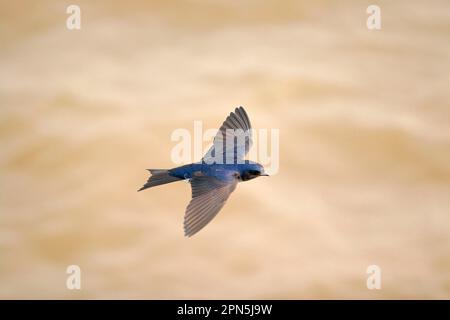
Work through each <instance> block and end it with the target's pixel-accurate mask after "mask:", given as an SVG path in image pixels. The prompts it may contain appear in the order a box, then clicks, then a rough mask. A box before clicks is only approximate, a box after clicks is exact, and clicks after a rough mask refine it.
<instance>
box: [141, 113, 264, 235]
mask: <svg viewBox="0 0 450 320" xmlns="http://www.w3.org/2000/svg"><path fill="white" fill-rule="evenodd" d="M251 145H252V130H251V124H250V120H249V118H248V116H247V113H246V112H245V110H244V108H243V107H239V108H236V110H235V111H234V112H232V113H230V115H229V116H228V117H227V119H226V120H225V121H224V123H223V124H222V126H221V127H220V129H219V131H218V132H217V135H216V136H215V138H214V142H213V145H212V146H211V148H210V149H209V150H208V152H207V153H206V155H205V156H204V157H203V158H202V160H201V161H200V162H197V163H191V164H188V165H184V166H181V167H177V168H174V169H169V170H163V169H148V170H149V171H150V173H151V177H150V178H149V179H148V181H147V183H146V184H144V185H143V186H142V188H141V189H139V190H138V191H141V190H144V189H147V188H151V187H155V186H159V185H162V184H166V183H170V182H175V181H180V180H188V181H189V182H190V183H191V187H192V200H191V202H190V203H189V205H188V206H187V208H186V213H185V216H184V234H185V236H187V237H190V236H192V235H194V234H196V233H197V232H198V231H200V230H201V229H202V228H203V227H204V226H206V225H207V224H208V223H209V222H210V221H211V220H212V219H213V218H214V217H215V216H216V214H217V213H218V212H219V211H220V209H222V207H223V205H224V204H225V202H226V201H227V199H228V197H229V196H230V194H231V193H232V192H233V191H234V189H236V185H237V183H238V182H241V181H247V180H251V179H254V178H257V177H259V176H267V174H265V173H264V168H263V166H262V165H260V164H259V163H256V162H253V161H249V160H244V158H245V155H246V154H247V153H248V150H249V149H250V147H251Z"/></svg>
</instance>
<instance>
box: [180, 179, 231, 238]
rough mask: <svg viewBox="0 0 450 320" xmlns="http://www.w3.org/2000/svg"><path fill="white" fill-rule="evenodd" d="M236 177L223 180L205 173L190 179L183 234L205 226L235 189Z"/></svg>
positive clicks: (192, 233) (191, 233)
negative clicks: (190, 191)
mask: <svg viewBox="0 0 450 320" xmlns="http://www.w3.org/2000/svg"><path fill="white" fill-rule="evenodd" d="M236 185H237V179H232V180H230V181H224V180H220V179H217V178H215V177H210V176H205V175H194V177H193V178H192V179H191V186H192V200H191V202H190V203H189V205H188V206H187V208H186V214H185V215H184V235H185V236H187V237H190V236H192V235H194V234H196V233H197V232H198V231H200V230H201V229H202V228H203V227H204V226H206V225H207V224H208V223H209V222H210V221H211V220H212V219H213V218H214V217H215V216H216V214H217V213H218V212H219V211H220V209H221V208H222V207H223V205H224V204H225V202H226V201H227V199H228V197H229V196H230V194H231V193H232V192H233V191H234V189H236Z"/></svg>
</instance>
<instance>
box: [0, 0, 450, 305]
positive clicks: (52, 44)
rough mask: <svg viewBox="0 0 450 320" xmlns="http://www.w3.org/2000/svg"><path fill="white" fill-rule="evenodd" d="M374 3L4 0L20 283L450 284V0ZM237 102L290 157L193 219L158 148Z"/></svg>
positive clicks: (40, 294)
mask: <svg viewBox="0 0 450 320" xmlns="http://www.w3.org/2000/svg"><path fill="white" fill-rule="evenodd" d="M73 3H76V4H78V5H80V6H81V10H82V29H81V30H80V31H68V30H67V29H66V27H65V19H66V17H67V14H66V13H65V9H66V7H67V6H68V5H69V4H73ZM372 3H373V2H372V1H335V2H333V1H282V2H281V1H194V0H192V1H182V2H173V1H123V2H119V1H78V0H77V1H71V2H67V1H3V0H2V1H1V5H0V146H1V148H0V191H1V192H0V297H1V298H63V299H73V298H288V299H297V298H365V299H366V298H368V299H372V298H450V252H449V248H450V245H449V244H450V216H449V214H450V197H449V196H450V126H449V120H450V108H449V107H450V106H449V98H450V94H449V90H448V88H449V80H450V76H449V75H450V59H449V54H450V42H449V36H450V20H449V12H450V4H449V2H448V1H377V2H376V3H377V4H378V5H380V6H381V9H382V30H380V31H369V30H367V28H366V26H365V24H366V17H367V14H366V12H365V10H366V8H367V6H368V5H369V4H372ZM238 105H243V106H245V107H246V109H247V110H248V112H249V114H250V117H251V120H252V122H253V125H254V126H255V127H256V128H279V129H280V139H281V141H280V142H281V154H280V171H279V173H278V174H277V175H275V176H273V177H270V178H267V179H257V180H254V181H251V182H248V183H245V184H241V185H239V186H238V189H237V191H236V192H235V193H234V194H233V195H232V197H231V198H230V200H229V202H228V203H227V205H226V206H225V208H224V209H223V210H222V211H221V212H220V214H219V215H218V216H217V218H216V219H215V220H214V221H213V222H212V223H211V224H210V225H209V226H208V227H207V228H206V229H204V230H203V231H202V232H200V233H199V234H198V235H197V236H195V237H194V238H191V239H186V238H184V237H183V232H182V220H183V213H184V209H185V206H186V205H187V203H188V201H189V197H190V188H189V186H188V185H187V184H185V183H178V184H172V185H167V186H164V187H160V188H155V189H152V190H148V191H145V192H142V193H137V192H136V190H137V188H139V187H140V186H141V185H142V184H143V182H144V181H145V180H146V178H147V173H146V172H145V171H144V169H145V168H153V167H155V168H160V167H162V168H164V167H171V166H172V163H171V161H170V151H171V148H172V147H173V146H174V143H173V142H171V141H170V134H171V132H172V131H173V130H174V129H176V128H192V126H193V121H194V120H204V121H205V126H206V127H208V128H213V127H218V126H219V125H220V124H221V122H222V121H223V119H224V118H225V116H226V115H227V114H228V113H229V112H230V111H232V110H233V109H234V107H236V106H238ZM70 264H78V265H80V267H81V269H82V290H81V291H69V290H67V289H66V287H65V281H66V276H67V275H66V274H65V269H66V267H67V266H68V265H70ZM370 264H377V265H379V266H380V267H381V268H382V277H383V278H382V290H380V291H369V290H367V289H366V286H365V283H366V274H365V270H366V268H367V266H368V265H370Z"/></svg>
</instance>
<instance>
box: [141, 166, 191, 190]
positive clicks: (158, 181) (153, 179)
mask: <svg viewBox="0 0 450 320" xmlns="http://www.w3.org/2000/svg"><path fill="white" fill-rule="evenodd" d="M147 170H148V171H150V173H151V174H152V175H151V176H150V178H148V180H147V182H146V183H145V184H144V185H143V186H142V188H140V189H139V190H138V191H141V190H144V189H147V188H151V187H156V186H159V185H162V184H166V183H170V182H175V181H179V180H182V179H180V178H177V177H174V176H171V175H170V174H169V170H164V169H147Z"/></svg>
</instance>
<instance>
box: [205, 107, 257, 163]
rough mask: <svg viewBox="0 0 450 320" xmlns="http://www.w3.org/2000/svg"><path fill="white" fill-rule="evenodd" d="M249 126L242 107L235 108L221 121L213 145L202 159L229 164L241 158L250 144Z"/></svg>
mask: <svg viewBox="0 0 450 320" xmlns="http://www.w3.org/2000/svg"><path fill="white" fill-rule="evenodd" d="M251 128H252V126H251V123H250V119H249V118H248V115H247V112H245V110H244V108H243V107H239V108H236V110H234V112H231V113H230V115H229V116H228V117H227V119H226V120H225V121H224V122H223V124H222V126H221V127H220V129H219V132H217V135H216V136H215V137H214V142H213V145H212V146H211V148H210V149H209V150H208V152H207V153H206V154H205V156H204V157H203V159H202V161H203V162H205V163H207V164H213V163H227V164H229V163H237V161H238V160H243V159H244V157H245V155H246V154H247V153H248V151H249V150H250V148H251V146H252V130H251ZM229 129H231V130H229ZM235 138H236V139H235ZM218 159H220V160H218Z"/></svg>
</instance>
